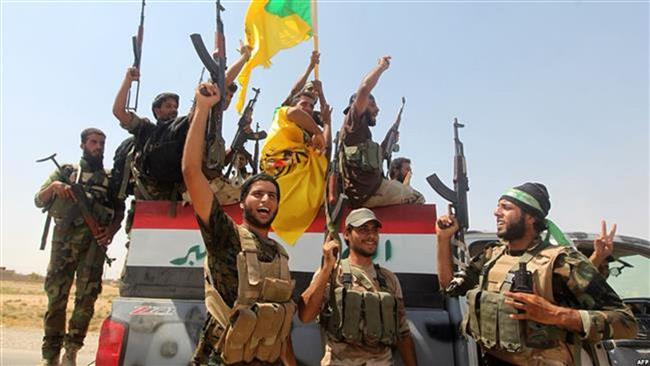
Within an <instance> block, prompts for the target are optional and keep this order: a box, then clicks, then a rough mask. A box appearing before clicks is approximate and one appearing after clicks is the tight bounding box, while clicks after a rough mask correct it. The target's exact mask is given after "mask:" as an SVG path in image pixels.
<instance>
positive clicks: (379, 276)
mask: <svg viewBox="0 0 650 366" xmlns="http://www.w3.org/2000/svg"><path fill="white" fill-rule="evenodd" d="M374 267H375V272H376V273H377V282H379V287H380V288H381V289H382V291H386V292H388V285H387V284H386V278H384V275H383V274H382V273H381V267H380V266H379V264H377V263H374Z"/></svg>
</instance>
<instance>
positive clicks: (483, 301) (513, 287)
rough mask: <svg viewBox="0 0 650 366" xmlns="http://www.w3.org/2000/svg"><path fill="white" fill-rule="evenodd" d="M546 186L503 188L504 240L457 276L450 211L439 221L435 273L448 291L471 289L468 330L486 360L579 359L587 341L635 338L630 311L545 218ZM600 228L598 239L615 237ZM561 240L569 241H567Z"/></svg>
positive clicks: (500, 228)
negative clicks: (436, 270) (552, 237)
mask: <svg viewBox="0 0 650 366" xmlns="http://www.w3.org/2000/svg"><path fill="white" fill-rule="evenodd" d="M550 208H551V202H550V200H549V195H548V192H547V190H546V187H545V186H544V185H543V184H540V183H525V184H523V185H521V186H518V187H515V188H512V189H509V190H508V191H506V192H505V193H504V194H503V195H502V196H501V198H500V199H499V202H498V204H497V208H496V209H495V211H494V215H495V216H496V221H497V236H498V237H499V238H500V241H499V242H495V243H492V244H488V245H487V246H486V247H485V249H484V251H483V252H482V253H480V254H479V255H477V256H476V257H474V258H473V259H472V260H471V262H470V264H469V266H468V267H467V268H465V269H464V270H463V271H461V272H459V273H458V274H456V277H454V276H453V275H452V256H451V248H450V241H451V238H452V236H453V235H454V233H455V232H456V231H457V230H458V223H457V221H456V218H455V217H453V216H442V217H441V218H440V219H439V220H438V222H437V226H438V234H437V235H438V249H437V263H438V279H439V281H440V287H441V289H443V292H444V293H445V294H447V295H449V296H463V295H465V296H467V303H468V307H469V309H468V312H467V315H466V316H465V319H464V320H463V331H464V332H465V333H466V334H468V335H469V336H471V337H473V338H474V339H475V340H476V342H477V343H478V344H479V345H480V346H481V350H482V352H483V357H484V358H485V359H486V361H487V363H488V364H492V365H497V364H498V365H503V364H506V365H507V364H514V365H551V364H552V365H580V364H581V363H580V351H581V349H582V345H583V344H594V343H597V342H599V341H601V340H603V339H611V338H634V337H635V336H636V333H637V325H636V321H635V319H634V316H633V314H632V313H631V312H630V310H629V309H628V308H627V307H626V306H625V305H624V304H623V302H622V301H621V299H620V297H619V296H618V295H617V294H616V292H614V290H613V289H612V288H611V287H609V285H608V284H607V282H606V281H605V279H604V278H603V277H602V276H600V274H598V271H597V270H596V268H595V267H594V266H593V265H592V264H591V263H590V262H589V259H587V258H586V257H585V256H584V255H582V254H581V253H580V252H578V251H577V250H576V249H574V248H573V247H571V246H569V245H568V241H566V244H567V245H552V244H550V243H549V241H548V239H549V235H546V238H544V239H542V237H541V233H542V231H544V230H548V232H549V234H550V235H552V236H554V237H555V239H556V241H557V242H558V243H560V242H563V241H565V240H566V239H564V237H563V235H562V234H561V232H560V231H559V229H558V228H557V227H556V226H555V225H554V224H553V223H552V222H550V221H549V220H547V219H546V216H547V215H548V211H549V209H550ZM613 234H614V233H613V231H612V232H611V233H610V234H607V233H606V232H603V234H602V237H601V238H599V239H597V240H605V241H607V240H612V237H613ZM562 239H564V240H562Z"/></svg>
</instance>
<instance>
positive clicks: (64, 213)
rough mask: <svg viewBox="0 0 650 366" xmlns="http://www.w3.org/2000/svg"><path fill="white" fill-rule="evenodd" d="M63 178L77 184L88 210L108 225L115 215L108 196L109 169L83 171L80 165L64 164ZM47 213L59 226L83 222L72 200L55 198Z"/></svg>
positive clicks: (101, 222) (96, 218)
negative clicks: (83, 195)
mask: <svg viewBox="0 0 650 366" xmlns="http://www.w3.org/2000/svg"><path fill="white" fill-rule="evenodd" d="M60 173H61V176H62V178H63V177H65V178H63V180H64V181H65V180H67V181H68V182H72V183H73V184H79V185H81V187H82V188H83V191H84V192H85V194H86V197H87V198H88V202H89V203H90V211H91V213H92V214H93V216H94V218H95V220H97V222H98V223H99V224H100V225H108V224H109V223H110V222H111V221H112V220H113V217H114V216H115V213H114V211H113V208H112V205H111V201H110V199H109V196H108V186H109V180H110V170H104V169H99V170H96V171H94V172H89V171H85V170H84V169H83V166H82V165H64V166H63V167H62V168H61V172H60ZM48 213H49V215H50V216H52V217H53V218H54V220H55V222H56V224H57V226H59V228H60V229H61V228H64V229H65V228H69V227H70V226H73V227H76V226H80V225H83V224H84V220H83V217H82V216H81V212H80V210H79V208H78V206H77V203H75V202H74V201H73V200H70V199H62V198H55V199H54V202H53V203H52V205H51V206H50V208H49V210H48Z"/></svg>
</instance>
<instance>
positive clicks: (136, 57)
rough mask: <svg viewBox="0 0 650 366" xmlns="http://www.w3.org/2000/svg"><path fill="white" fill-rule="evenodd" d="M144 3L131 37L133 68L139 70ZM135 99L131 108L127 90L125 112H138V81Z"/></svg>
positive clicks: (129, 95)
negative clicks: (134, 33)
mask: <svg viewBox="0 0 650 366" xmlns="http://www.w3.org/2000/svg"><path fill="white" fill-rule="evenodd" d="M144 1H145V0H142V8H141V9H140V25H139V26H138V34H137V35H135V36H133V37H131V43H132V44H133V67H135V68H136V69H138V70H140V63H141V62H142V41H143V39H144V5H145V4H144ZM135 83H136V88H135V98H134V104H133V107H131V89H129V92H128V94H127V95H126V106H125V108H126V110H129V111H134V112H135V111H137V110H138V97H139V96H140V79H138V80H136V81H135Z"/></svg>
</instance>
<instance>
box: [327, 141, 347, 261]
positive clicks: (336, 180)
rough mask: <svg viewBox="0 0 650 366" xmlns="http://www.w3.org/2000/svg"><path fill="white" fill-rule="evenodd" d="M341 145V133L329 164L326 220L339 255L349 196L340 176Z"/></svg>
mask: <svg viewBox="0 0 650 366" xmlns="http://www.w3.org/2000/svg"><path fill="white" fill-rule="evenodd" d="M340 143H341V141H340V136H339V132H337V133H336V137H335V138H334V154H332V161H331V162H330V164H329V171H328V173H327V187H326V192H325V195H326V198H327V202H325V218H326V221H327V234H328V235H331V237H332V239H335V240H336V241H337V242H338V243H339V253H342V248H340V246H341V239H340V237H339V226H340V221H341V216H342V213H343V210H344V209H345V206H346V203H347V196H346V195H345V193H344V192H343V187H342V186H341V177H340V175H339V154H340V150H341V149H340V146H339V144H340Z"/></svg>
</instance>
